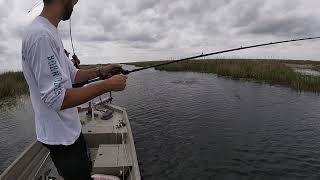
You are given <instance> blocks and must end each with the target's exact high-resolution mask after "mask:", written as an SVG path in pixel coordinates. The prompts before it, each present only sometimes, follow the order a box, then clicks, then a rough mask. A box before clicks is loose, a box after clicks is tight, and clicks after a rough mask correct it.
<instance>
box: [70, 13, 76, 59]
mask: <svg viewBox="0 0 320 180" xmlns="http://www.w3.org/2000/svg"><path fill="white" fill-rule="evenodd" d="M69 26H70V28H69V30H70V31H69V33H70V39H71V46H72V51H73V55H75V54H76V53H75V51H74V45H73V38H72V22H71V17H70V19H69Z"/></svg>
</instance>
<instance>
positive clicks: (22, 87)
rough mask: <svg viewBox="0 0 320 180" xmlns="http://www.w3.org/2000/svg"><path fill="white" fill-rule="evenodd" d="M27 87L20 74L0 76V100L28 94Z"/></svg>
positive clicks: (9, 73)
mask: <svg viewBox="0 0 320 180" xmlns="http://www.w3.org/2000/svg"><path fill="white" fill-rule="evenodd" d="M28 92H29V90H28V85H27V82H26V81H25V78H24V76H23V73H22V72H6V73H3V74H0V100H3V99H5V98H9V97H16V96H20V95H24V94H28Z"/></svg>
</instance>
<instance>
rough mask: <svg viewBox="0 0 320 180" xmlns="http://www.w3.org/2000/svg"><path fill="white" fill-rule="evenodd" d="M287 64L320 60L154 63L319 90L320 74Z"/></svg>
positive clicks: (315, 65)
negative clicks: (311, 74)
mask: <svg viewBox="0 0 320 180" xmlns="http://www.w3.org/2000/svg"><path fill="white" fill-rule="evenodd" d="M157 63H159V62H137V63H129V64H131V65H136V66H141V67H146V66H150V65H154V64H157ZM287 64H297V65H309V66H311V67H313V69H314V70H317V69H318V68H319V67H320V62H316V61H284V60H228V59H223V60H192V61H185V62H180V63H174V64H170V65H166V66H161V67H157V68H156V69H157V70H161V71H187V72H201V73H214V74H217V75H220V76H228V77H232V78H236V79H247V80H255V81H258V82H266V83H269V84H279V85H284V86H287V87H291V88H293V89H296V90H298V91H311V92H317V93H319V92H320V77H318V76H307V75H302V74H300V73H297V72H295V71H294V69H292V68H291V67H289V66H288V65H287Z"/></svg>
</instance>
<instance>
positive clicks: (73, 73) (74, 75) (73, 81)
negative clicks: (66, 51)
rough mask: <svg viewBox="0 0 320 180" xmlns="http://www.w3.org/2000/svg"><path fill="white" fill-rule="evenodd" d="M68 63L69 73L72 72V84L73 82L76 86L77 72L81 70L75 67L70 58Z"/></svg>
mask: <svg viewBox="0 0 320 180" xmlns="http://www.w3.org/2000/svg"><path fill="white" fill-rule="evenodd" d="M67 58H68V57H67ZM67 63H68V68H69V72H70V77H71V82H72V84H75V83H76V82H75V81H76V76H77V72H78V70H79V69H77V68H76V67H75V66H74V65H73V63H72V61H71V60H70V59H69V58H68V61H67Z"/></svg>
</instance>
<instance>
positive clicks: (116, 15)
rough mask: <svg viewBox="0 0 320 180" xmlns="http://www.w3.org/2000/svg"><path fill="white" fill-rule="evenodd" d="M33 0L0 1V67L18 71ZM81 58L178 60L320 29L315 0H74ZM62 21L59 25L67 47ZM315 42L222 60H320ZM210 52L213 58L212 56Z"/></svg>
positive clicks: (75, 33) (318, 6)
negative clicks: (75, 2) (75, 0)
mask: <svg viewBox="0 0 320 180" xmlns="http://www.w3.org/2000/svg"><path fill="white" fill-rule="evenodd" d="M35 3H36V0H0V64H1V65H0V72H1V71H7V70H19V69H21V64H20V61H21V53H20V52H21V38H22V35H23V33H24V29H25V28H26V26H27V25H28V24H30V22H31V21H32V20H33V19H34V18H35V17H36V16H37V15H38V14H39V13H40V11H41V9H42V6H43V5H42V4H41V5H40V6H38V7H37V8H36V9H35V10H34V11H32V13H30V14H28V13H27V11H28V10H29V9H30V8H31V7H32V6H33V5H34V4H35ZM72 24H73V36H74V42H75V50H76V53H77V54H78V56H79V58H80V59H81V61H82V63H84V64H95V63H116V62H132V61H150V60H159V59H168V58H180V57H186V56H190V55H197V54H201V53H202V52H204V53H208V52H211V51H217V50H223V49H228V48H235V47H240V46H245V45H251V44H256V43H265V42H270V41H278V40H285V39H292V38H300V37H305V36H318V35H320V1H319V0H108V1H106V0H79V3H78V4H77V5H76V6H75V9H74V14H73V16H72ZM68 28H69V26H68V23H61V24H60V25H59V28H58V29H59V30H60V32H61V36H62V38H63V41H64V45H65V48H66V49H67V50H68V51H72V49H71V46H70V40H69V39H70V38H69V34H68ZM319 45H320V40H319V41H308V42H301V43H293V44H285V45H278V46H272V47H265V48H258V49H253V50H246V51H242V52H237V53H229V54H224V55H221V56H219V57H226V58H286V59H312V60H320V51H319ZM214 57H216V56H214Z"/></svg>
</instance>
